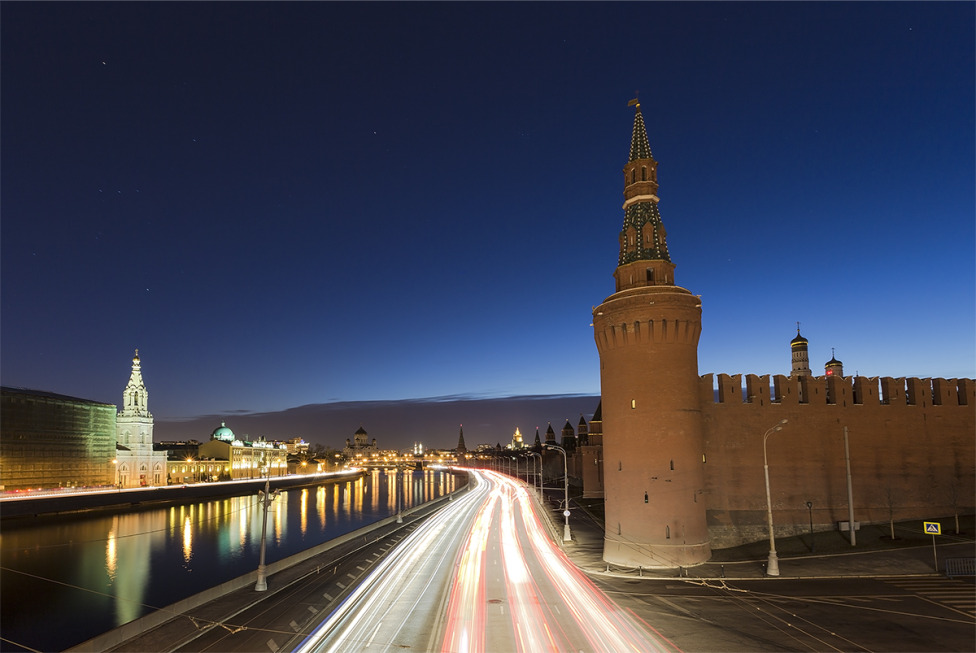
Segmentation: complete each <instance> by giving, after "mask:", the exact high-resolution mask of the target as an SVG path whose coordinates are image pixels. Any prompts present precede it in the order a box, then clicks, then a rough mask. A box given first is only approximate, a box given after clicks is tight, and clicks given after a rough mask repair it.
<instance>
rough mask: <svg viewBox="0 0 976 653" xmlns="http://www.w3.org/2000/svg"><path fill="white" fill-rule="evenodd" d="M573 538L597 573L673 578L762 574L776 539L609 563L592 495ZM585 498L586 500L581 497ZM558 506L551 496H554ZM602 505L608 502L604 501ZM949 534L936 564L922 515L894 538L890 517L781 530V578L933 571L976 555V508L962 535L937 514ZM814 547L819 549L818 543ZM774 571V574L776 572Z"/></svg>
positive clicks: (580, 509) (940, 543)
mask: <svg viewBox="0 0 976 653" xmlns="http://www.w3.org/2000/svg"><path fill="white" fill-rule="evenodd" d="M571 504H572V506H573V511H572V512H573V514H572V516H571V517H570V528H571V530H572V537H573V541H572V542H567V543H565V544H564V545H563V550H564V551H565V552H566V555H568V556H569V558H570V559H571V560H572V561H573V562H575V563H576V565H577V566H578V567H580V568H581V569H582V570H583V571H585V572H587V573H590V574H600V575H612V576H619V577H627V578H637V577H644V578H649V579H655V578H657V579H664V578H667V579H674V578H676V577H678V576H679V573H680V575H681V576H682V577H688V578H708V579H721V578H726V579H756V578H763V577H764V576H765V566H766V560H767V556H768V555H769V542H768V541H762V542H753V543H751V544H745V545H742V546H738V547H734V548H730V549H718V550H715V551H713V552H712V557H711V559H710V560H709V561H708V562H706V563H705V564H702V565H698V566H696V567H689V568H685V569H681V570H678V569H664V570H648V569H643V570H637V569H634V568H629V567H617V566H615V565H609V566H608V565H607V563H606V562H604V561H603V536H604V531H603V523H602V519H601V518H600V516H599V515H598V514H595V512H596V511H594V512H589V511H588V510H587V509H586V507H585V502H582V501H580V502H577V501H576V500H571ZM581 504H583V505H581ZM550 506H551V504H550ZM600 507H601V508H602V506H600ZM550 515H551V520H552V521H553V522H555V523H557V524H561V523H562V520H563V518H562V514H561V513H559V512H557V511H554V510H550ZM932 521H939V522H941V524H942V532H943V535H937V536H935V541H936V550H937V555H938V565H939V572H938V573H937V572H936V570H935V566H934V565H935V563H934V559H933V551H932V536H931V535H926V534H925V533H923V532H922V522H921V521H920V520H913V521H908V522H895V538H896V539H895V540H894V541H892V540H891V538H890V528H889V526H888V524H878V525H865V526H862V527H861V529H860V530H858V531H857V533H856V542H857V546H854V547H852V546H851V544H850V540H849V539H848V535H847V534H846V533H841V532H839V531H822V532H819V533H814V535H813V540H812V541H811V537H810V535H809V534H807V535H801V536H794V537H786V538H777V539H776V552H777V557H778V559H779V571H780V575H779V576H778V577H777V578H858V577H876V576H933V575H940V574H942V573H943V570H944V569H945V560H946V558H972V557H976V538H974V536H973V533H974V532H976V528H974V516H973V515H966V516H964V517H960V519H959V522H960V524H959V525H960V535H958V536H957V535H955V520H954V519H953V518H951V517H950V518H948V519H935V520H932ZM811 548H812V549H813V550H812V551H811ZM770 578H771V577H770Z"/></svg>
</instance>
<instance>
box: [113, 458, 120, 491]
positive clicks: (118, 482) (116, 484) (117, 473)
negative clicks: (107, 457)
mask: <svg viewBox="0 0 976 653" xmlns="http://www.w3.org/2000/svg"><path fill="white" fill-rule="evenodd" d="M112 464H113V465H115V487H117V488H118V489H119V492H121V491H122V476H121V475H120V474H119V459H118V458H113V459H112Z"/></svg>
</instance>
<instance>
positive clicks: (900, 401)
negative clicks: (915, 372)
mask: <svg viewBox="0 0 976 653" xmlns="http://www.w3.org/2000/svg"><path fill="white" fill-rule="evenodd" d="M881 403H883V404H884V405H886V406H904V405H905V379H893V378H891V377H890V376H883V377H881Z"/></svg>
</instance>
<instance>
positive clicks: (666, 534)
mask: <svg viewBox="0 0 976 653" xmlns="http://www.w3.org/2000/svg"><path fill="white" fill-rule="evenodd" d="M664 539H666V540H670V539H671V527H670V526H665V527H664Z"/></svg>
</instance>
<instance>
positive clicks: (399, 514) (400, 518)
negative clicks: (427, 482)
mask: <svg viewBox="0 0 976 653" xmlns="http://www.w3.org/2000/svg"><path fill="white" fill-rule="evenodd" d="M404 476H406V475H404ZM394 479H395V480H394V483H396V488H395V491H396V504H397V520H396V523H398V524H402V523H403V511H402V510H401V509H400V466H399V465H397V470H396V475H395V476H394Z"/></svg>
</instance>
